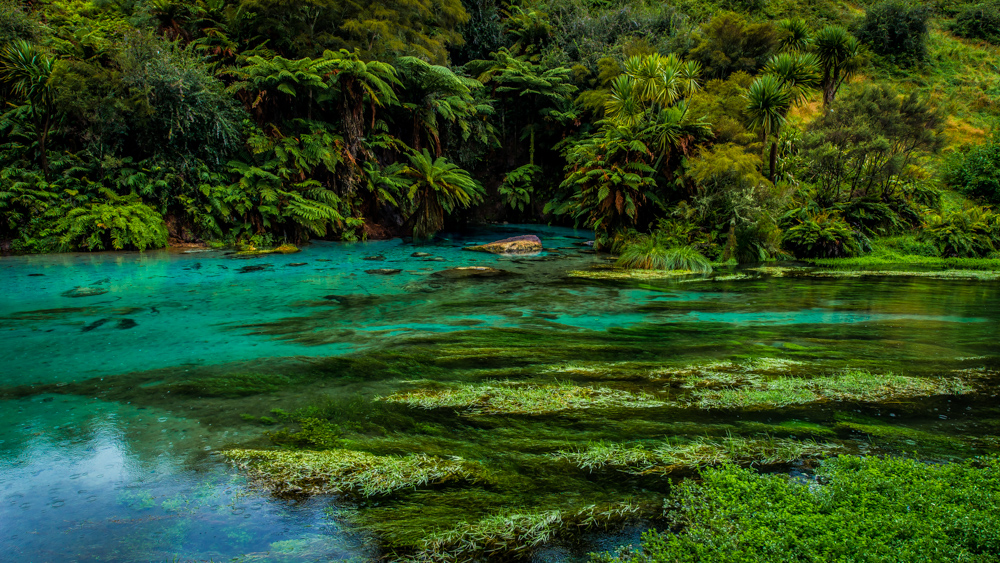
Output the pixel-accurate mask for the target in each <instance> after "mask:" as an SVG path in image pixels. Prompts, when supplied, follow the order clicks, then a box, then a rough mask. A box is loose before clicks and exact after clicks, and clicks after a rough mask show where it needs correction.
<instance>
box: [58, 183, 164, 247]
mask: <svg viewBox="0 0 1000 563" xmlns="http://www.w3.org/2000/svg"><path fill="white" fill-rule="evenodd" d="M101 193H102V194H103V195H104V196H105V197H106V198H107V199H105V200H104V201H101V202H98V203H91V204H89V205H86V206H83V207H76V208H73V209H71V210H70V211H69V213H67V214H66V216H65V217H62V218H61V219H59V220H58V221H56V224H55V227H54V229H53V231H52V232H51V233H50V234H53V235H56V236H57V237H58V240H59V242H58V246H59V248H61V249H63V250H72V249H84V248H85V249H87V250H104V249H106V248H108V247H109V246H110V247H111V248H113V249H115V250H122V249H124V248H135V249H137V250H145V249H147V248H162V247H164V246H166V245H167V226H166V223H164V221H163V216H162V215H160V214H159V213H157V212H156V210H154V209H153V208H152V207H149V206H148V205H146V204H144V203H143V202H142V200H141V199H139V196H137V195H135V194H131V195H127V196H116V195H115V194H114V192H112V191H111V190H108V189H104V188H102V189H101Z"/></svg>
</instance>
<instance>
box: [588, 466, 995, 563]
mask: <svg viewBox="0 0 1000 563" xmlns="http://www.w3.org/2000/svg"><path fill="white" fill-rule="evenodd" d="M816 477H817V479H816V480H811V479H810V480H806V481H803V480H801V479H791V478H789V477H788V476H786V475H781V474H767V475H762V474H760V473H758V472H756V471H753V470H748V469H743V468H739V467H737V466H734V465H727V466H724V467H721V468H715V469H708V470H705V471H703V472H702V474H701V479H697V480H693V479H692V480H686V481H683V482H682V483H680V485H678V486H677V487H676V488H675V490H674V491H673V492H672V493H671V495H670V496H669V498H668V499H667V500H666V502H665V504H664V508H665V509H666V512H667V514H668V521H669V524H670V526H672V527H673V529H676V530H678V531H679V532H678V533H671V532H667V531H664V532H657V531H655V530H653V531H650V532H647V533H646V534H645V535H644V536H643V541H642V545H641V546H640V548H639V549H637V550H632V549H622V550H620V551H619V552H618V553H606V554H603V555H599V556H596V557H595V558H594V561H595V563H597V562H600V563H612V562H615V563H618V562H621V563H624V562H631V563H667V562H671V563H675V562H686V561H691V562H694V561H714V562H715V561H717V562H721V563H736V562H741V563H751V562H761V563H763V562H792V561H871V562H890V561H892V562H896V561H995V560H997V558H998V557H1000V520H998V519H997V518H996V514H997V510H998V509H1000V458H997V457H996V456H995V455H994V456H990V457H982V458H976V459H970V460H967V461H964V462H961V463H949V464H940V465H938V464H927V463H922V462H920V461H918V460H913V459H902V458H878V457H856V456H839V457H835V458H831V459H828V460H825V461H823V462H822V464H821V465H820V467H819V469H818V471H817V473H816Z"/></svg>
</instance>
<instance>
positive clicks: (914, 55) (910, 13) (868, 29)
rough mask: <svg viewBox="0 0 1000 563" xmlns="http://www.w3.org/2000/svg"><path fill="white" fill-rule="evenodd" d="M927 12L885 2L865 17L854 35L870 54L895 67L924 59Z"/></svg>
mask: <svg viewBox="0 0 1000 563" xmlns="http://www.w3.org/2000/svg"><path fill="white" fill-rule="evenodd" d="M930 15H931V11H930V8H929V7H927V6H925V5H921V4H919V3H916V2H914V3H910V2H904V1H903V0H888V1H886V2H879V3H878V4H875V5H873V6H872V7H870V8H869V9H868V11H867V12H866V13H865V17H864V19H863V20H862V21H861V25H860V26H859V27H858V30H857V32H855V35H856V36H857V38H858V39H859V40H861V42H863V43H866V44H868V46H869V47H871V50H872V51H873V52H874V53H876V54H878V55H881V56H882V57H885V59H886V60H888V61H890V62H892V63H894V64H897V65H899V66H911V65H913V64H915V63H918V62H921V61H923V60H924V59H925V58H927V20H928V18H930Z"/></svg>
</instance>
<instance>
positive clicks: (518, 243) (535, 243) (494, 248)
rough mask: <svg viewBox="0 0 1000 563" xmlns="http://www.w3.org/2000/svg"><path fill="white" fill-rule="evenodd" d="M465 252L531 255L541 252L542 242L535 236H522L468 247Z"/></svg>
mask: <svg viewBox="0 0 1000 563" xmlns="http://www.w3.org/2000/svg"><path fill="white" fill-rule="evenodd" d="M465 250H472V251H475V252H489V253H490V254H533V253H537V252H541V251H542V240H541V239H539V238H538V237H536V236H535V235H523V236H519V237H510V238H505V239H503V240H498V241H494V242H491V243H489V244H482V245H479V246H468V247H466V248H465Z"/></svg>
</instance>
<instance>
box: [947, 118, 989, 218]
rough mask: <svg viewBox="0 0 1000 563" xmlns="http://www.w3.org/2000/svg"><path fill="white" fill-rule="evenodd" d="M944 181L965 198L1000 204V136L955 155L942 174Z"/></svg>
mask: <svg viewBox="0 0 1000 563" xmlns="http://www.w3.org/2000/svg"><path fill="white" fill-rule="evenodd" d="M945 181H946V182H948V185H950V186H951V187H952V188H955V189H956V190H959V191H961V192H962V193H963V194H965V195H967V196H971V197H977V198H982V199H985V200H986V201H989V202H991V203H996V204H1000V135H997V136H994V137H993V138H992V139H990V140H989V141H987V142H986V143H983V144H981V145H978V146H975V147H972V149H971V150H969V151H964V152H959V153H956V157H955V158H954V159H953V160H952V161H951V163H950V165H949V166H948V168H947V169H946V171H945Z"/></svg>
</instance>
